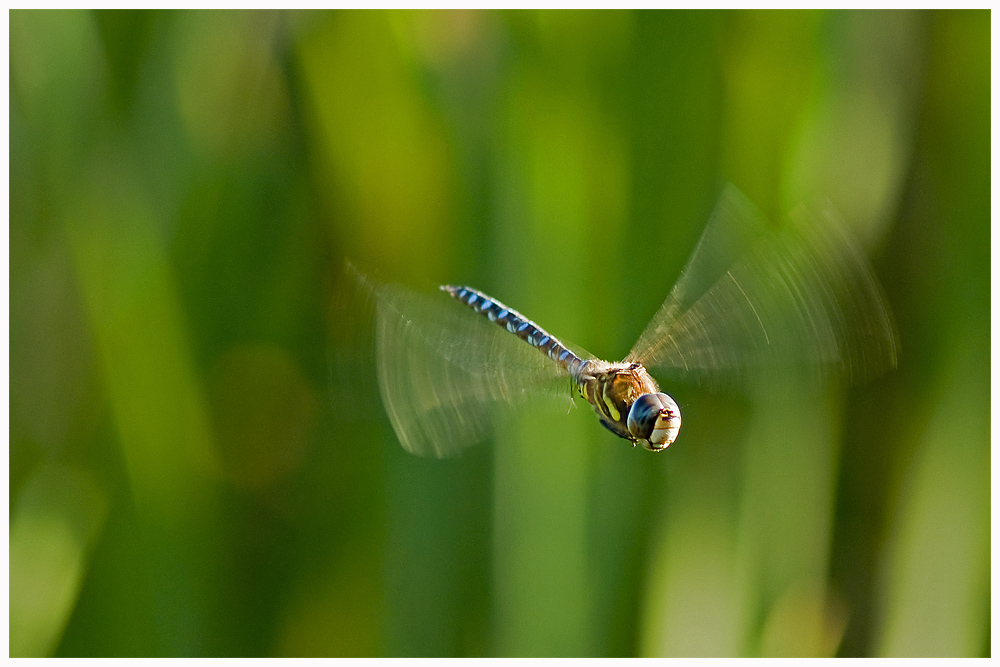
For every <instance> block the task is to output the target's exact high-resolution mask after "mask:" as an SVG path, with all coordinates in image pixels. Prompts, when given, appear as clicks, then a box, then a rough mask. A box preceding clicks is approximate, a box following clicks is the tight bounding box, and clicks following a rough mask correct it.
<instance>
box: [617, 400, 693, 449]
mask: <svg viewBox="0 0 1000 667" xmlns="http://www.w3.org/2000/svg"><path fill="white" fill-rule="evenodd" d="M627 425H628V430H629V433H631V434H632V437H634V438H636V439H637V440H639V441H640V442H641V443H642V446H643V447H645V448H646V449H649V450H652V451H659V450H661V449H666V448H667V447H669V446H670V443H672V442H673V441H674V440H676V439H677V433H678V432H679V431H680V429H681V410H680V408H678V407H677V403H675V402H674V399H672V398H670V397H669V396H667V395H666V394H643V395H642V396H640V397H639V398H637V399H635V402H634V403H632V407H631V408H630V409H629V412H628V422H627Z"/></svg>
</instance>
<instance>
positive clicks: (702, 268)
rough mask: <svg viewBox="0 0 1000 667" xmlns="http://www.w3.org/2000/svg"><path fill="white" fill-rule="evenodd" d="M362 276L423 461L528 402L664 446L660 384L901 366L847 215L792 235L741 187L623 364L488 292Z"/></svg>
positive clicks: (717, 213)
mask: <svg viewBox="0 0 1000 667" xmlns="http://www.w3.org/2000/svg"><path fill="white" fill-rule="evenodd" d="M356 275H357V278H358V280H359V281H360V282H361V283H362V285H363V286H364V287H366V288H367V289H368V292H369V293H370V294H371V296H372V297H373V301H374V304H375V313H376V317H375V336H374V345H375V356H376V367H377V376H378V385H379V391H380V393H381V396H382V401H383V405H384V406H385V409H386V412H387V414H388V416H389V420H390V422H391V423H392V426H393V429H394V430H395V433H396V435H397V437H398V438H399V441H400V443H401V444H402V446H403V448H404V449H405V450H406V451H408V452H410V453H412V454H417V455H421V456H433V457H441V458H443V457H450V456H454V455H457V454H459V453H460V452H461V451H463V450H464V449H465V448H467V447H469V446H471V445H474V444H476V443H478V442H481V441H483V440H486V439H489V438H490V437H491V435H492V434H493V433H494V429H495V428H496V426H497V421H498V419H503V418H505V415H508V414H509V413H510V412H512V411H516V410H517V409H518V407H519V406H520V405H522V404H524V403H545V402H547V401H551V400H552V399H555V400H557V401H558V402H559V403H560V404H561V403H564V402H565V403H566V404H569V405H571V404H572V402H573V400H574V399H576V398H580V399H582V400H583V401H585V402H586V403H588V404H589V405H590V406H591V407H592V408H593V410H594V412H595V413H596V415H597V418H598V421H599V422H600V424H601V425H602V426H604V427H605V428H606V429H607V430H609V431H610V432H612V433H613V434H615V435H616V436H618V437H620V438H622V439H624V440H626V441H629V442H630V443H631V444H632V445H633V446H641V447H642V448H644V449H646V450H649V451H653V452H658V451H663V450H665V449H666V448H668V447H669V446H670V445H671V444H672V443H673V442H674V441H675V440H676V439H677V437H678V435H679V433H680V427H681V411H680V408H679V406H678V404H677V402H676V401H675V400H674V399H673V398H671V396H670V395H669V394H667V393H665V392H662V391H660V388H659V385H658V383H657V381H656V380H655V379H654V378H653V375H652V373H656V374H657V375H660V376H662V377H667V378H672V379H674V380H677V381H685V382H693V383H695V384H698V385H702V386H705V387H707V388H709V389H732V388H736V389H749V388H750V387H752V386H755V383H756V382H758V381H759V379H760V378H761V377H764V376H767V375H768V374H774V373H777V372H780V371H782V370H789V369H795V370H799V371H802V370H805V371H806V372H807V375H808V377H809V378H810V379H812V380H815V381H823V380H824V379H828V378H832V379H835V380H842V381H846V382H847V383H854V382H859V381H864V380H867V379H871V378H873V377H875V376H877V375H879V374H881V373H883V372H885V371H886V370H888V369H891V368H894V367H895V366H896V363H897V358H898V350H899V343H898V335H897V332H896V328H895V325H894V323H893V318H892V314H891V311H890V309H889V306H888V301H887V298H886V296H885V293H884V290H883V288H882V286H881V284H880V283H879V281H878V279H877V277H876V275H875V272H874V269H873V268H872V266H871V264H870V262H869V260H868V258H867V255H866V254H865V253H864V251H862V250H861V249H860V247H859V246H858V244H857V243H856V241H855V240H854V239H853V237H852V236H851V234H850V233H848V231H847V230H846V228H845V227H844V225H843V224H842V223H841V222H840V220H839V218H838V217H837V216H836V214H835V213H833V211H832V209H830V208H829V207H827V208H824V209H822V210H821V211H820V212H819V213H814V212H813V211H811V210H810V209H808V208H806V207H804V206H800V207H799V208H797V209H796V210H795V211H793V213H792V214H791V215H790V216H789V224H787V225H785V226H783V227H781V228H780V229H777V228H774V227H772V226H771V225H769V224H768V222H767V220H766V219H765V217H764V216H763V215H762V214H761V212H760V211H759V210H758V209H757V208H755V207H754V205H753V204H752V203H751V202H750V200H749V199H747V198H746V196H745V195H743V194H742V193H741V192H740V191H739V190H738V189H737V188H736V187H735V186H733V185H731V184H730V185H726V186H725V187H724V188H723V190H722V193H721V195H720V196H719V199H718V202H717V204H716V206H715V208H714V209H713V212H712V213H711V215H710V217H709V219H708V222H707V224H706V226H705V229H704V231H703V233H702V235H701V237H700V240H699V241H698V243H697V244H696V246H695V249H694V251H693V252H692V254H691V256H690V258H689V259H688V262H687V264H686V265H685V267H684V269H683V270H682V271H681V273H680V275H679V277H678V279H677V281H676V282H675V283H674V286H673V288H672V289H671V290H670V292H669V294H668V296H667V298H666V300H665V301H664V302H663V304H662V305H661V306H660V308H659V310H658V311H657V312H656V313H655V315H653V317H652V319H651V320H650V322H649V324H648V325H647V326H646V328H645V329H644V330H643V332H642V334H641V335H640V336H639V339H638V340H637V341H636V343H635V345H634V346H633V347H632V349H631V351H630V352H629V353H628V355H627V356H626V357H625V358H624V359H623V360H622V361H620V362H608V361H604V360H601V359H598V358H596V357H594V356H593V355H591V354H589V353H588V352H586V351H584V350H583V349H582V348H579V347H578V346H574V345H572V344H566V343H563V342H562V341H560V340H559V339H558V338H556V337H555V336H554V335H552V334H550V333H549V332H547V331H546V330H544V329H543V328H542V327H540V326H539V325H537V324H536V323H535V322H533V321H532V320H530V319H528V318H527V317H525V316H524V315H522V314H521V313H519V312H518V311H516V310H514V309H513V308H511V307H509V306H507V305H505V304H503V303H501V302H500V301H498V300H497V299H494V298H492V297H490V296H488V295H487V294H485V293H484V292H481V291H479V290H477V289H474V288H472V287H468V286H456V285H444V286H442V287H441V289H442V290H443V291H444V292H445V293H446V294H447V295H449V296H450V297H452V300H451V301H449V300H448V299H447V298H442V296H439V297H438V298H434V297H432V296H430V295H426V294H423V293H420V292H415V291H412V290H408V289H406V288H403V287H400V286H396V285H388V284H379V283H376V282H375V281H373V280H372V279H370V278H367V277H366V276H364V275H363V274H360V273H359V272H356ZM456 302H457V303H456ZM468 310H471V311H473V312H472V313H469V312H468ZM474 314H478V315H479V316H480V317H474Z"/></svg>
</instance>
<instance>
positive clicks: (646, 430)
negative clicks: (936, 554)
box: [574, 360, 681, 451]
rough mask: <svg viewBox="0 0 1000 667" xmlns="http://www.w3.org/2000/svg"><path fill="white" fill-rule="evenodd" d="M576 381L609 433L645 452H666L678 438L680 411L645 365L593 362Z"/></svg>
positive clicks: (586, 365) (583, 368) (581, 369)
mask: <svg viewBox="0 0 1000 667" xmlns="http://www.w3.org/2000/svg"><path fill="white" fill-rule="evenodd" d="M574 380H575V381H576V383H577V387H578V388H579V391H580V395H581V396H583V398H584V399H586V400H587V402H588V403H590V404H591V405H592V406H594V411H595V412H596V413H597V416H598V417H599V418H600V420H601V424H603V425H604V427H605V428H607V429H608V430H609V431H611V432H612V433H614V434H615V435H617V436H618V437H620V438H624V439H626V440H630V441H632V443H633V444H641V445H642V446H643V447H645V448H646V449H649V450H652V451H658V450H661V449H666V448H667V447H668V446H669V445H670V443H672V442H673V441H674V439H675V438H676V437H677V432H678V430H679V429H680V425H681V415H680V409H679V408H678V407H677V404H676V403H675V402H674V400H673V399H672V398H670V397H669V396H667V395H666V394H663V393H660V391H659V387H657V385H656V380H654V379H653V378H652V377H651V376H650V375H649V373H648V372H647V371H646V369H645V368H644V367H643V366H642V364H636V363H631V364H626V363H619V364H611V363H608V362H606V361H597V360H592V361H588V362H585V363H584V364H582V365H581V367H580V369H579V370H578V372H577V373H575V374H574Z"/></svg>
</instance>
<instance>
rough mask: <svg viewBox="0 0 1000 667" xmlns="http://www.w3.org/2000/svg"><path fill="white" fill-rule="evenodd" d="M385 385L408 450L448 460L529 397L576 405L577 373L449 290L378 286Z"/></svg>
mask: <svg viewBox="0 0 1000 667" xmlns="http://www.w3.org/2000/svg"><path fill="white" fill-rule="evenodd" d="M355 273H356V278H357V279H358V282H359V283H361V285H362V286H363V287H365V288H366V289H367V290H368V291H369V293H370V294H371V295H372V297H373V299H374V302H375V320H376V322H375V356H376V365H377V372H378V381H379V390H380V392H381V394H382V401H383V404H384V405H385V409H386V412H387V413H388V415H389V419H390V421H391V422H392V426H393V428H394V429H395V431H396V435H397V436H398V437H399V441H400V443H401V444H402V445H403V448H404V449H405V450H406V451H408V452H410V453H412V454H417V455H420V456H435V457H448V456H453V455H456V454H458V453H459V452H461V451H462V450H463V449H465V448H467V447H469V446H471V445H473V444H476V443H478V442H480V441H482V440H485V439H487V438H489V437H490V435H491V433H492V428H493V424H494V423H495V419H496V418H497V417H498V412H499V413H501V414H502V413H504V412H505V411H509V409H510V408H512V407H513V406H515V405H518V404H520V403H522V402H524V401H527V400H532V401H535V402H538V401H544V400H548V401H550V402H552V403H554V404H556V405H560V406H562V407H564V408H565V409H567V410H568V409H569V407H570V406H571V405H572V398H571V394H570V377H569V374H568V373H566V371H565V370H563V368H562V367H561V366H560V365H559V364H557V363H556V362H554V361H552V360H551V359H549V358H548V357H547V356H545V355H543V354H541V353H540V352H538V350H535V349H533V348H532V347H531V346H529V345H527V344H526V343H524V342H523V341H521V340H519V339H518V338H516V337H515V336H512V335H511V334H510V333H508V332H506V331H504V330H503V329H501V328H500V327H498V326H497V325H495V324H492V323H491V322H489V321H488V320H486V319H485V318H482V317H476V316H475V315H474V314H472V313H469V312H467V309H465V308H463V306H462V305H461V304H459V303H457V302H455V301H454V300H453V299H451V298H449V297H448V296H447V295H445V294H443V293H442V294H441V295H440V296H437V295H433V296H432V295H424V294H421V293H418V292H413V291H410V290H407V289H405V288H402V287H399V286H396V285H384V284H377V283H375V282H374V281H372V280H371V279H369V278H367V277H365V276H363V275H361V274H358V273H357V272H355Z"/></svg>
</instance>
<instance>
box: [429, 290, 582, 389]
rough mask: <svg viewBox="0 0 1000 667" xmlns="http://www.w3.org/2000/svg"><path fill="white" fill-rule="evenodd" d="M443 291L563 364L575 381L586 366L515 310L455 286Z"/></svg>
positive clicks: (554, 338)
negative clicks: (581, 369)
mask: <svg viewBox="0 0 1000 667" xmlns="http://www.w3.org/2000/svg"><path fill="white" fill-rule="evenodd" d="M441 289H443V290H444V291H445V292H448V294H451V295H452V296H453V297H454V298H455V299H457V300H459V301H461V302H462V303H464V304H465V305H466V306H468V307H469V308H471V309H472V310H474V311H476V312H477V313H479V314H480V315H482V316H483V317H486V318H487V319H489V321H490V322H494V323H496V324H497V325H499V326H501V327H503V328H505V329H506V330H507V331H509V332H510V333H512V334H514V335H515V336H517V337H518V338H520V339H521V340H523V341H524V342H526V343H527V344H528V345H531V346H532V347H534V348H536V349H538V350H539V351H540V352H542V353H543V354H545V355H548V357H549V358H550V359H552V360H553V361H555V362H557V363H559V364H561V365H562V367H563V368H565V369H566V371H567V372H568V373H569V374H570V375H572V376H574V377H576V375H577V373H578V372H579V370H580V368H581V367H582V366H583V365H584V364H585V362H584V360H583V359H581V358H580V357H578V356H576V355H575V354H573V353H572V352H570V351H569V350H568V349H567V348H566V346H565V345H563V344H562V343H560V342H559V340H558V339H557V338H556V337H555V336H552V335H550V334H549V333H548V332H547V331H545V330H544V329H542V328H541V327H540V326H538V325H537V324H535V323H534V322H532V321H531V320H529V319H528V318H526V317H525V316H524V315H522V314H521V313H519V312H517V311H516V310H514V309H513V308H508V307H507V306H505V305H503V304H502V303H500V302H499V301H497V300H496V299H494V298H492V297H489V296H487V295H485V294H483V293H482V292H480V291H479V290H477V289H473V288H471V287H455V286H452V285H442V286H441Z"/></svg>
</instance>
